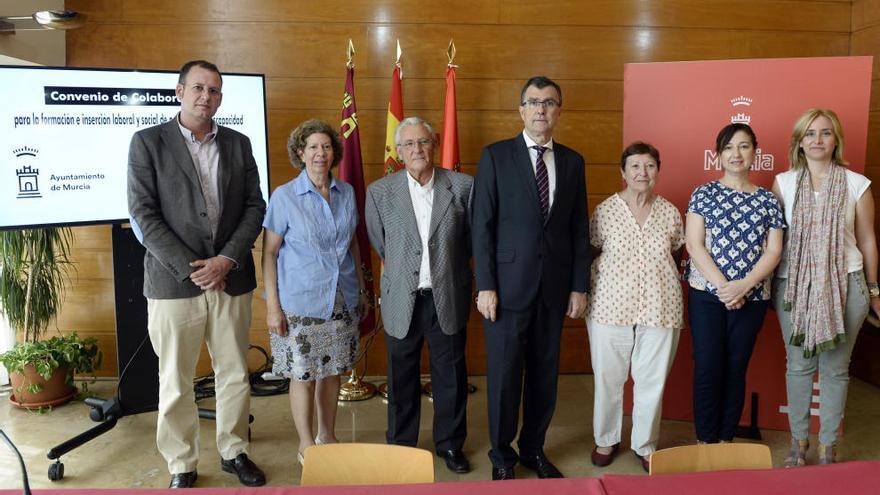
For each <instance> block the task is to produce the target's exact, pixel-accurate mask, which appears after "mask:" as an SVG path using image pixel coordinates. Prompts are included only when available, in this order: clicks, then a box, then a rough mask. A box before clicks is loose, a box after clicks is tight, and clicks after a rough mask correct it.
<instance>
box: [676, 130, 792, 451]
mask: <svg viewBox="0 0 880 495" xmlns="http://www.w3.org/2000/svg"><path fill="white" fill-rule="evenodd" d="M757 146H758V140H757V138H756V137H755V133H754V131H752V129H751V128H750V127H749V126H747V125H745V124H730V125H728V126H726V127H724V128H723V129H721V132H719V133H718V137H717V139H716V141H715V151H716V153H718V157H719V160H720V162H721V166H722V167H723V168H724V176H723V177H721V179H719V180H716V181H712V182H709V183H708V184H703V185H702V186H700V187H698V188H697V189H696V190H695V191H694V193H693V194H692V195H691V200H690V203H689V204H688V209H687V226H686V228H685V237H686V240H687V250H688V253H689V254H690V263H689V265H688V270H687V274H686V278H687V280H688V283H689V285H690V289H689V291H688V318H689V322H690V327H691V332H692V334H693V348H694V349H693V356H694V426H695V427H696V432H697V440H698V441H699V442H700V443H716V442H719V441H720V442H729V441H732V440H733V434H734V432H735V430H736V426H737V424H738V423H739V418H740V415H741V414H742V409H743V401H744V399H745V386H746V382H745V378H746V370H747V369H748V366H749V358H750V357H751V355H752V349H753V348H754V346H755V339H756V338H757V336H758V331H759V330H760V329H761V325H762V324H763V322H764V315H765V314H766V312H767V308H768V306H769V304H770V302H769V299H770V278H771V275H772V274H773V269H774V268H776V264H777V263H779V257H780V253H781V252H782V241H783V235H782V234H783V229H785V220H784V218H783V212H782V208H781V207H780V206H779V202H778V201H777V200H776V197H775V196H774V195H773V194H772V193H771V192H770V191H768V190H767V189H764V188H763V187H758V186H756V185H755V184H752V183H751V181H749V169H750V168H751V166H752V162H753V161H754V159H755V152H756V149H757Z"/></svg>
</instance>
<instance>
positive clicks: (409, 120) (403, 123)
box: [394, 117, 434, 146]
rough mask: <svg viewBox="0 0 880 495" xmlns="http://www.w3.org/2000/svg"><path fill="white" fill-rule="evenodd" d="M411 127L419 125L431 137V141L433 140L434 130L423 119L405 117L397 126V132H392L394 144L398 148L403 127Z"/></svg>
mask: <svg viewBox="0 0 880 495" xmlns="http://www.w3.org/2000/svg"><path fill="white" fill-rule="evenodd" d="M411 125H420V126H422V127H424V128H425V130H427V131H428V134H430V135H431V141H433V140H434V128H433V127H431V124H429V123H428V121H426V120H425V119H423V118H421V117H407V118H405V119H403V120H402V121H400V124H398V125H397V130H396V131H394V144H396V145H397V146H400V131H401V129H403V128H404V127H409V126H411Z"/></svg>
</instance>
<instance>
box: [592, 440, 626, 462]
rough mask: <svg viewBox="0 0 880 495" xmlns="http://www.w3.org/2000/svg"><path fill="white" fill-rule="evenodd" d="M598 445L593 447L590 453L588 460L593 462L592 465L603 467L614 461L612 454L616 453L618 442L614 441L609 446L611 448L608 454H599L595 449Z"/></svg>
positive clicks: (618, 446)
mask: <svg viewBox="0 0 880 495" xmlns="http://www.w3.org/2000/svg"><path fill="white" fill-rule="evenodd" d="M598 448H599V446H598V445H597V446H595V447H593V452H592V453H591V454H590V461H592V462H593V465H594V466H596V467H605V466H607V465H609V464H611V462H612V461H614V456H615V455H617V449H619V448H620V444H619V443H616V444H614V445H612V446H611V448H612V450H611V453H610V454H601V453H599V451H598V450H597V449H598Z"/></svg>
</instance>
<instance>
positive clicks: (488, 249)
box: [472, 135, 590, 311]
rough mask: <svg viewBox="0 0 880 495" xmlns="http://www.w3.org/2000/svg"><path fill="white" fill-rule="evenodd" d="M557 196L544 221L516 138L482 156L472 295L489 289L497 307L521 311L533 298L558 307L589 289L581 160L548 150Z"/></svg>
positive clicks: (561, 150) (477, 186)
mask: <svg viewBox="0 0 880 495" xmlns="http://www.w3.org/2000/svg"><path fill="white" fill-rule="evenodd" d="M553 153H554V160H555V163H556V191H555V197H554V199H553V206H552V207H551V210H550V215H549V216H548V218H547V221H546V222H545V221H544V219H543V216H542V214H541V208H540V206H539V201H538V187H537V184H536V182H535V173H534V170H533V168H532V162H531V160H530V159H529V154H528V149H527V148H526V142H525V139H524V138H523V136H522V135H519V136H517V137H516V138H513V139H508V140H505V141H499V142H497V143H494V144H491V145H489V146H487V147H486V148H484V149H483V154H482V156H481V157H480V164H479V166H478V168H477V176H476V178H475V179H474V198H473V207H472V236H473V256H474V271H475V273H476V279H477V290H495V291H497V293H498V304H499V307H500V308H505V309H510V310H514V311H522V310H525V309H527V308H529V307H530V306H531V305H532V304H534V302H535V301H536V300H537V298H538V297H542V298H543V300H544V301H545V302H546V304H547V305H548V306H550V307H557V308H558V307H560V306H562V307H563V308H564V307H566V306H567V304H568V298H569V294H570V293H571V292H588V291H589V288H590V270H589V268H590V249H589V219H588V217H587V196H586V185H585V179H584V159H583V157H582V156H581V155H580V154H579V153H577V152H576V151H574V150H572V149H571V148H568V147H566V146H563V145H561V144H559V143H557V142H554V143H553Z"/></svg>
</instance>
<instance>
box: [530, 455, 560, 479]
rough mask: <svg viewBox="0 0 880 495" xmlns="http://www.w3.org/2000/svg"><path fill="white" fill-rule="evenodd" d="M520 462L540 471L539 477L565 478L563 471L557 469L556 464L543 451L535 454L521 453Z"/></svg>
mask: <svg viewBox="0 0 880 495" xmlns="http://www.w3.org/2000/svg"><path fill="white" fill-rule="evenodd" d="M519 462H520V464H522V465H523V466H525V467H527V468H529V469H531V470H532V471H534V472H536V473H538V478H540V479H545V478H565V476H562V473H560V472H559V470H558V469H556V466H554V465H553V463H552V462H550V460H549V459H547V456H545V455H544V454H543V453H540V454H533V455H520V456H519Z"/></svg>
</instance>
